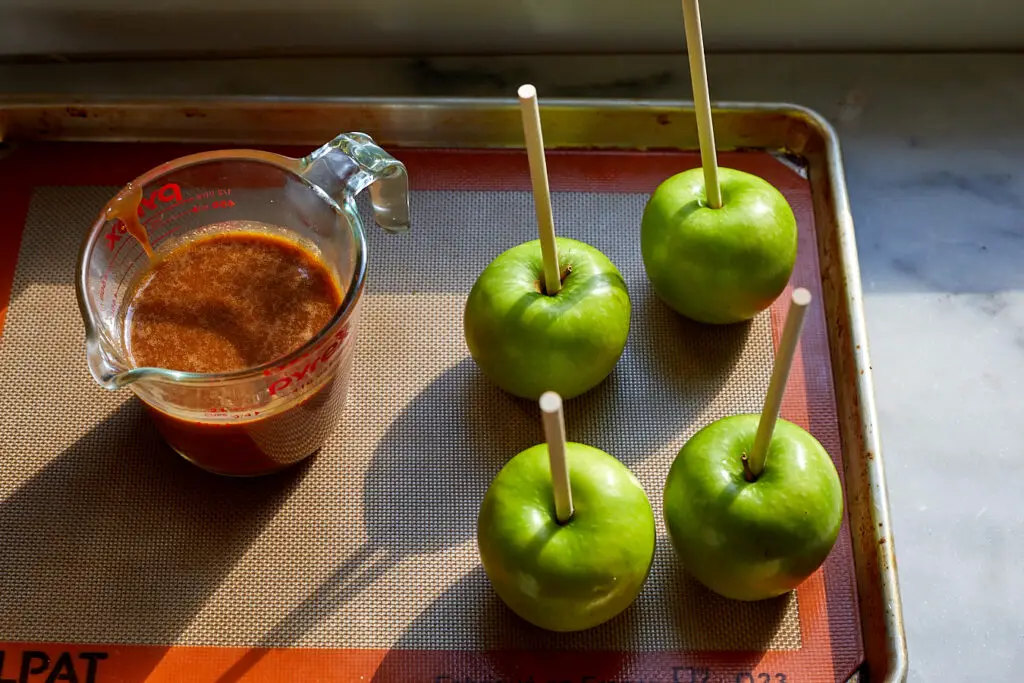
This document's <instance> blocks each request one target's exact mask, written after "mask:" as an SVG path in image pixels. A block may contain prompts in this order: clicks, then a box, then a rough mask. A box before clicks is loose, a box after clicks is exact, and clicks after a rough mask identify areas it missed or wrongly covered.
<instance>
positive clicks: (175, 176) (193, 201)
mask: <svg viewBox="0 0 1024 683" xmlns="http://www.w3.org/2000/svg"><path fill="white" fill-rule="evenodd" d="M366 187H369V188H370V194H371V198H372V203H373V209H374V214H375V218H376V221H377V223H378V224H379V225H380V226H381V227H383V228H384V229H385V230H387V231H389V232H401V231H405V230H407V229H408V227H409V200H408V179H407V176H406V172H405V167H404V166H403V165H402V164H401V163H400V162H399V161H397V160H396V159H394V158H393V157H391V156H390V155H389V154H387V153H386V152H385V151H384V150H382V149H381V148H380V147H378V146H377V145H376V144H374V142H373V140H371V139H370V138H369V137H368V136H366V135H363V134H361V133H352V134H347V135H339V136H338V137H337V138H335V139H334V140H333V141H331V142H330V143H328V144H326V145H324V146H323V147H321V148H320V149H318V150H316V151H315V152H313V153H312V154H310V155H309V156H308V157H305V158H303V159H292V158H289V157H284V156H280V155H277V154H272V153H269V152H262V151H255V150H225V151H215V152H205V153H201V154H195V155H192V156H187V157H183V158H180V159H176V160H174V161H170V162H168V163H165V164H163V165H161V166H159V167H157V168H154V169H153V170H151V171H149V172H147V173H145V174H143V175H142V176H140V177H138V178H136V179H135V180H134V181H132V183H130V184H129V185H128V186H126V187H125V189H124V190H122V191H121V193H119V194H118V196H117V197H115V198H114V199H112V200H111V203H110V204H108V207H107V208H111V207H113V206H115V205H117V206H120V207H121V210H123V209H124V204H125V200H126V198H132V197H139V196H140V194H141V197H140V198H139V199H138V200H137V201H138V209H137V215H138V216H139V222H140V223H141V224H142V225H143V226H144V227H145V232H146V233H147V234H148V236H149V240H150V242H151V244H152V246H153V248H154V250H155V251H156V253H157V255H158V256H159V254H161V253H163V252H165V251H166V250H168V249H169V248H171V247H172V246H174V245H177V244H181V243H182V240H187V239H188V237H189V235H190V234H193V233H195V232H196V231H198V230H201V229H203V228H206V230H207V231H208V230H209V227H208V226H211V225H214V224H216V225H218V226H219V225H221V224H223V223H225V222H228V224H229V225H230V222H232V221H248V222H252V221H258V222H259V223H260V224H266V225H271V226H280V227H281V228H283V229H285V230H286V231H287V234H286V236H287V237H288V238H290V239H292V240H294V241H295V242H296V243H297V244H298V245H300V246H301V247H302V248H303V249H305V250H308V251H309V252H310V253H312V254H313V255H315V256H316V257H318V259H319V260H320V261H321V262H322V263H323V264H324V265H325V266H326V267H327V268H328V269H329V270H331V271H332V273H331V274H332V275H333V276H334V277H335V278H336V280H337V283H338V285H339V286H340V287H341V288H342V291H343V299H342V303H341V306H340V307H339V309H338V311H337V313H336V314H335V315H334V317H333V318H332V319H331V320H330V322H329V323H328V324H327V326H326V327H324V328H323V329H322V330H320V332H319V333H318V334H316V335H315V336H314V337H313V338H312V339H311V340H309V341H308V342H307V343H306V344H304V345H303V346H302V347H301V348H299V349H297V350H295V351H294V352H292V353H290V354H289V355H287V356H285V357H283V358H279V359H276V360H274V361H272V362H269V363H266V364H264V365H261V366H259V367H254V368H249V369H245V370H240V371H236V372H226V373H219V374H198V373H191V372H180V371H176V370H169V369H166V368H156V367H136V366H135V365H134V364H133V361H132V358H131V356H130V353H129V349H128V347H127V343H126V334H125V333H126V330H125V324H126V323H125V313H126V310H127V307H128V304H129V303H130V301H129V299H130V296H129V295H130V294H131V290H132V287H131V285H132V284H133V282H134V281H135V280H136V279H137V278H138V277H139V276H140V275H141V274H142V273H143V272H144V271H145V270H146V269H147V268H148V266H149V259H148V257H147V255H146V253H145V252H144V250H143V247H142V245H141V243H140V242H139V241H138V240H136V239H134V238H133V237H132V236H130V235H128V234H126V226H125V223H124V222H123V221H120V220H116V219H115V220H108V219H107V218H106V214H107V211H106V210H105V211H104V212H102V213H101V214H100V218H99V219H98V220H97V221H96V223H95V224H94V225H93V227H92V230H91V231H90V233H89V235H88V236H87V238H86V240H85V243H84V244H83V246H82V250H81V254H80V259H79V264H78V274H77V282H76V286H77V294H78V304H79V307H80V309H81V312H82V317H83V318H84V320H85V329H86V353H87V357H88V363H89V369H90V371H91V372H92V375H93V377H94V378H95V379H96V381H97V382H98V383H99V384H100V385H101V386H103V387H105V388H107V389H111V390H113V389H118V388H121V387H124V386H130V387H131V389H132V390H133V391H134V392H135V393H136V394H137V395H138V396H139V398H141V399H142V401H143V403H144V404H145V406H146V407H147V408H148V410H149V412H150V414H151V415H152V417H153V418H154V419H155V421H156V424H157V427H158V428H159V429H160V431H161V433H162V434H163V436H164V438H165V439H166V440H167V442H168V443H169V444H170V445H171V447H172V448H174V449H175V450H176V451H177V452H178V453H180V454H181V455H182V456H184V457H185V458H187V459H189V460H191V461H192V462H194V463H195V464H197V465H199V466H200V467H203V468H205V469H208V470H211V471H213V472H218V473H222V474H236V475H253V474H263V473H267V472H271V471H274V470H277V469H280V468H282V467H284V466H286V465H289V464H292V463H294V462H297V461H299V460H301V459H303V458H305V457H306V456H308V455H310V454H311V453H313V452H314V451H316V450H317V449H318V448H319V447H320V446H321V445H322V444H323V442H324V441H325V440H326V439H327V437H328V436H329V435H330V434H331V432H332V431H333V429H334V426H335V424H336V423H337V421H338V417H339V415H340V412H341V409H342V406H343V404H344V400H345V394H346V390H347V387H348V379H349V373H350V367H351V362H352V353H353V347H354V343H353V335H354V332H355V317H356V312H357V311H356V309H357V306H358V303H359V298H360V295H361V293H362V288H363V278H364V274H365V271H366V239H365V235H364V232H363V225H362V222H361V221H360V219H359V214H358V211H357V209H356V206H355V202H354V196H355V195H356V194H357V193H359V192H360V191H362V190H363V189H365V188H366ZM132 206H134V205H132ZM225 229H228V228H225ZM202 234H207V232H204V233H202ZM193 236H194V235H193Z"/></svg>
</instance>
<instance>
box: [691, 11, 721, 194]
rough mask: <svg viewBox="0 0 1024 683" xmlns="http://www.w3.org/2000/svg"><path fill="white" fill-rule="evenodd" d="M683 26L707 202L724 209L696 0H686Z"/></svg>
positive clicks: (702, 38)
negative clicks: (688, 57)
mask: <svg viewBox="0 0 1024 683" xmlns="http://www.w3.org/2000/svg"><path fill="white" fill-rule="evenodd" d="M683 25H684V26H685V28H686V52H687V54H688V55H689V56H690V82H691V83H692V84H693V107H694V110H695V112H696V114H697V137H698V138H700V162H701V165H702V166H703V167H704V185H705V188H706V189H707V193H708V205H709V206H710V207H711V208H712V209H720V208H722V187H721V185H719V184H718V155H717V153H716V152H715V128H714V125H712V122H711V95H710V94H709V93H708V70H707V66H706V65H705V63H704V37H703V35H702V33H701V29H700V7H699V6H698V2H697V0H683Z"/></svg>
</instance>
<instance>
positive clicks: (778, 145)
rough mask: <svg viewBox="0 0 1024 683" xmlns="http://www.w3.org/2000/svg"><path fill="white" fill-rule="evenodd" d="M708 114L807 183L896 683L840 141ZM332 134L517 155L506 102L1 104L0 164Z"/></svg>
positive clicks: (305, 141)
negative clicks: (16, 155)
mask: <svg viewBox="0 0 1024 683" xmlns="http://www.w3.org/2000/svg"><path fill="white" fill-rule="evenodd" d="M714 116H715V133H716V138H717V142H718V144H719V146H720V149H722V150H736V151H747V150H749V151H762V152H769V153H771V154H773V155H774V156H776V158H777V159H779V160H780V161H782V162H783V163H785V164H787V165H789V166H790V167H791V168H793V169H794V170H796V171H797V172H799V173H800V174H802V175H805V177H806V178H807V179H808V181H809V183H810V187H811V195H812V202H813V216H814V221H815V226H816V235H817V247H818V260H819V264H820V276H821V285H822V294H823V304H824V309H825V315H826V319H827V321H828V325H827V328H828V343H829V350H830V357H831V363H832V372H833V377H834V387H835V393H836V396H835V398H836V407H837V412H838V417H839V426H840V436H841V439H842V447H843V453H844V460H843V466H844V474H845V481H846V488H847V491H846V494H847V501H848V510H849V521H850V529H851V532H852V537H853V557H854V564H855V574H856V579H857V590H858V594H859V604H860V623H861V629H862V636H863V644H864V652H865V664H864V667H863V669H862V671H861V672H860V673H861V676H860V678H861V679H862V680H863V679H865V678H866V679H868V680H870V681H886V682H889V681H892V682H901V681H904V680H905V679H906V676H907V651H906V640H905V636H904V631H903V620H902V611H901V604H900V595H899V586H898V582H897V574H896V558H895V547H894V543H893V537H892V532H891V528H890V517H889V504H888V499H887V492H886V484H885V472H884V467H883V458H882V451H881V445H880V438H879V433H878V420H877V414H876V408H875V401H874V393H873V392H874V388H873V382H872V375H871V363H870V358H869V352H868V340H867V331H866V326H865V321H864V313H863V305H862V291H861V281H860V271H859V266H858V259H857V250H856V243H855V239H854V226H853V220H852V217H851V213H850V206H849V199H848V197H847V192H846V185H845V180H844V172H843V165H842V158H841V154H840V148H839V142H838V139H837V136H836V134H835V131H834V130H833V129H832V127H831V126H830V125H829V124H828V123H827V122H826V121H825V120H824V119H823V118H822V117H821V116H820V115H818V114H817V113H815V112H813V111H810V110H808V109H805V108H802V107H799V106H795V105H789V104H765V103H741V102H737V103H729V102H722V103H719V104H718V105H717V106H716V108H715V112H714ZM543 117H544V137H545V143H546V145H547V147H548V148H549V149H577V150H579V149H607V150H694V149H696V148H697V146H698V145H697V137H696V124H695V117H694V113H693V109H692V104H690V103H688V102H675V101H664V100H659V101H637V100H629V101H617V100H550V101H546V102H545V103H544V105H543ZM341 128H344V129H345V130H366V131H372V133H373V135H374V137H375V138H376V139H377V140H378V141H379V142H380V143H382V144H384V145H385V146H387V145H391V146H395V147H411V148H475V149H481V148H483V149H486V148H506V149H516V148H521V147H522V129H521V120H520V114H519V110H518V107H517V106H516V104H515V102H514V101H512V100H497V99H454V98H445V99H422V98H417V99H375V98H361V99H277V98H219V99H195V98H190V99H150V100H139V99H132V100H120V99H77V100H74V101H70V100H68V99H66V98H47V97H45V96H40V97H35V98H32V99H24V98H0V143H2V146H0V154H3V152H4V147H13V146H16V145H17V144H18V143H19V142H21V141H25V142H29V141H64V142H67V141H89V142H120V141H126V142H189V143H212V144H225V145H227V144H231V145H239V144H252V145H315V144H319V143H322V142H323V141H324V140H327V139H329V138H330V137H332V136H333V135H335V134H336V133H338V132H339V131H340V130H341Z"/></svg>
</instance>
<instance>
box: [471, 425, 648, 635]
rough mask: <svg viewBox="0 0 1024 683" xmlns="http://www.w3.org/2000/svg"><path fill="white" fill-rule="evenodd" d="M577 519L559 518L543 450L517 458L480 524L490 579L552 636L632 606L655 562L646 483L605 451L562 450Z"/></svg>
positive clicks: (574, 446) (501, 476) (494, 486)
mask: <svg viewBox="0 0 1024 683" xmlns="http://www.w3.org/2000/svg"><path fill="white" fill-rule="evenodd" d="M566 459H567V461H568V465H569V486H570V489H571V490H572V497H573V507H574V510H575V512H574V514H573V516H572V518H571V519H570V520H569V521H568V522H566V523H565V524H559V522H558V518H557V517H556V516H555V504H554V497H553V496H554V494H553V491H552V483H551V465H550V463H549V460H548V447H547V444H540V445H538V446H534V447H532V448H528V449H526V450H525V451H523V452H522V453H520V454H519V455H517V456H516V457H514V458H512V460H510V461H509V462H508V464H506V465H505V467H503V468H502V470H501V472H499V473H498V476H496V477H495V478H494V481H493V482H491V486H490V488H488V490H487V494H486V495H485V496H484V500H483V504H482V506H481V508H480V516H479V519H478V520H477V543H478V545H479V547H480V559H481V561H482V562H483V565H484V571H486V572H487V577H488V578H489V579H490V580H491V584H492V585H493V586H494V590H495V592H497V594H498V596H499V597H500V598H501V599H502V600H504V601H505V603H506V604H507V605H508V606H509V607H510V608H511V609H512V611H513V612H515V613H516V614H518V615H519V616H521V617H522V618H523V619H526V620H527V621H529V622H530V623H532V624H535V625H536V626H540V627H541V628H546V629H549V630H552V631H579V630H582V629H587V628H591V627H593V626H597V625H598V624H601V623H604V622H605V621H608V620H609V619H611V618H612V617H614V616H615V615H617V614H619V613H620V612H622V611H623V610H624V609H626V608H627V607H629V605H630V604H632V602H633V600H635V599H636V596H637V595H638V594H639V593H640V589H641V588H642V587H643V585H644V582H645V581H646V580H647V573H648V572H649V571H650V568H651V561H652V560H653V558H654V539H655V531H654V513H653V512H652V511H651V504H650V502H649V501H648V500H647V495H646V494H645V493H644V490H643V488H642V487H641V486H640V482H639V481H637V479H636V477H634V476H633V473H632V472H630V471H629V469H628V468H627V467H626V466H625V465H623V464H622V463H620V462H619V461H618V460H616V459H615V458H613V457H612V456H610V455H608V454H607V453H605V452H604V451H601V450H598V449H596V448H591V447H590V446H585V445H583V444H578V443H573V442H569V443H568V444H567V448H566Z"/></svg>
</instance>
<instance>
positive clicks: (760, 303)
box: [640, 168, 797, 324]
mask: <svg viewBox="0 0 1024 683" xmlns="http://www.w3.org/2000/svg"><path fill="white" fill-rule="evenodd" d="M718 172H719V184H720V186H721V188H722V207H721V208H718V209H712V208H710V207H709V206H708V205H707V193H706V192H705V187H704V172H703V171H702V169H700V168H695V169H692V170H689V171H685V172H683V173H679V174H677V175H674V176H672V177H671V178H668V179H667V180H665V181H664V182H663V183H662V184H661V185H659V186H658V188H657V189H656V190H655V191H654V194H652V195H651V198H650V199H649V200H648V202H647V206H646V207H645V209H644V215H643V219H642V221H641V224H640V251H641V253H642V255H643V261H644V267H645V269H646V271H647V276H648V278H649V279H650V281H651V285H652V286H653V287H654V291H655V292H656V293H657V295H658V296H659V297H660V298H661V299H662V300H663V301H664V302H665V303H666V304H668V305H669V307H671V308H672V309H674V310H675V311H676V312H678V313H681V314H682V315H684V316H686V317H688V318H691V319H693V320H696V321H698V322H703V323H715V324H728V323H736V322H742V321H744V320H749V319H751V318H753V317H754V316H755V315H757V314H758V313H759V312H761V311H763V310H764V309H765V308H767V307H768V306H769V305H771V303H772V302H773V301H774V300H775V299H776V298H777V297H778V296H779V294H781V293H782V291H783V289H785V287H786V283H787V282H789V277H790V275H791V274H792V272H793V265H794V263H795V262H796V251H797V225H796V217H795V216H794V215H793V210H792V209H791V208H790V206H789V203H788V202H787V201H786V198H785V197H783V196H782V193H781V192H779V191H778V190H777V189H775V187H774V186H772V185H771V183H769V182H767V181H765V180H762V179H761V178H759V177H757V176H755V175H752V174H750V173H744V172H743V171H737V170H735V169H730V168H720V169H719V171H718Z"/></svg>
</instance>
